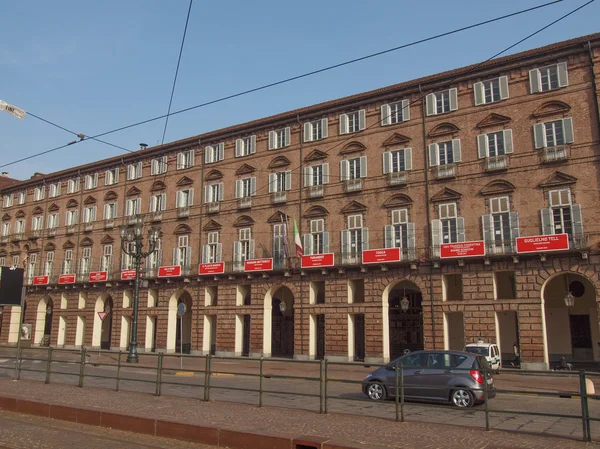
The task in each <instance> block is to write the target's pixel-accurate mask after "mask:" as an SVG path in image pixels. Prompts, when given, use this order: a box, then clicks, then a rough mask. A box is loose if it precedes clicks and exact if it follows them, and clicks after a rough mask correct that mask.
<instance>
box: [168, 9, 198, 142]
mask: <svg viewBox="0 0 600 449" xmlns="http://www.w3.org/2000/svg"><path fill="white" fill-rule="evenodd" d="M192 3H194V0H190V7H189V8H188V12H187V18H186V19H185V27H184V28H183V37H182V38H181V48H180V49H179V58H177V68H176V69H175V78H174V79H173V87H172V89H171V98H170V99H169V108H168V109H167V116H166V120H165V128H164V129H163V135H162V141H161V142H160V144H161V145H163V144H164V143H165V135H166V134H167V126H168V125H169V116H170V114H171V105H172V104H173V95H174V94H175V85H176V84H177V75H178V74H179V64H180V63H181V55H182V54H183V44H184V43H185V35H186V34H187V28H188V23H189V21H190V13H191V12H192Z"/></svg>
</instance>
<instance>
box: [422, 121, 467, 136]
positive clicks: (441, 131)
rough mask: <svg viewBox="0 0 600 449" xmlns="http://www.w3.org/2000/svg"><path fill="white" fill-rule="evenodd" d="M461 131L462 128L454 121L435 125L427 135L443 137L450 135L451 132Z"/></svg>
mask: <svg viewBox="0 0 600 449" xmlns="http://www.w3.org/2000/svg"><path fill="white" fill-rule="evenodd" d="M459 131H460V128H459V127H458V126H456V125H454V124H452V123H440V124H439V125H437V126H436V127H434V128H433V129H432V130H431V131H429V134H427V137H441V136H448V135H450V134H456V133H458V132H459Z"/></svg>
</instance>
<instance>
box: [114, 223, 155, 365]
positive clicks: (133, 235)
mask: <svg viewBox="0 0 600 449" xmlns="http://www.w3.org/2000/svg"><path fill="white" fill-rule="evenodd" d="M143 228H144V226H143V224H142V223H141V220H140V221H139V222H138V223H137V224H135V225H134V226H127V225H122V226H119V230H120V232H121V249H122V250H123V252H124V253H125V254H127V255H128V256H130V257H133V260H134V264H135V288H134V292H133V323H132V325H131V342H130V343H129V353H128V354H127V363H137V362H138V360H139V358H138V350H137V345H138V342H137V321H138V303H139V296H140V265H141V262H142V259H143V258H146V257H148V256H149V255H150V254H152V253H153V252H154V251H156V241H157V240H158V237H159V234H160V227H158V226H153V227H152V228H150V230H149V231H148V245H149V246H148V251H143ZM129 243H134V245H133V248H131V247H130V246H129V245H128V244H129Z"/></svg>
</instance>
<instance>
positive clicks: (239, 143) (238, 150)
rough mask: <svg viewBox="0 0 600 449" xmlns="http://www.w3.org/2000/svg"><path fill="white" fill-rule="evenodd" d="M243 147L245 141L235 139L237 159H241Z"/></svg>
mask: <svg viewBox="0 0 600 449" xmlns="http://www.w3.org/2000/svg"><path fill="white" fill-rule="evenodd" d="M243 146H244V141H243V140H242V139H235V157H240V156H241V155H242V148H243Z"/></svg>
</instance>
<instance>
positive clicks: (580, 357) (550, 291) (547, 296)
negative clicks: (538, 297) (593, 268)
mask: <svg viewBox="0 0 600 449" xmlns="http://www.w3.org/2000/svg"><path fill="white" fill-rule="evenodd" d="M542 298H543V305H544V319H545V329H546V331H545V334H546V335H545V342H546V348H545V349H546V351H545V352H546V354H545V359H546V362H547V363H549V367H550V368H552V367H553V366H555V365H557V364H558V362H559V361H560V358H561V357H563V356H564V357H565V358H566V359H567V361H569V362H574V363H575V364H576V365H578V366H579V367H581V366H582V364H585V363H588V362H594V361H597V360H600V354H599V348H598V345H599V344H600V329H599V326H598V307H597V304H596V289H595V287H594V285H593V284H592V283H591V282H590V281H589V280H588V279H587V278H585V277H583V276H581V275H579V274H574V273H561V274H559V275H557V276H555V277H552V278H550V279H549V280H547V281H546V283H545V285H544V286H543V288H542ZM570 302H572V304H573V305H569V306H568V305H567V303H570Z"/></svg>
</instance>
